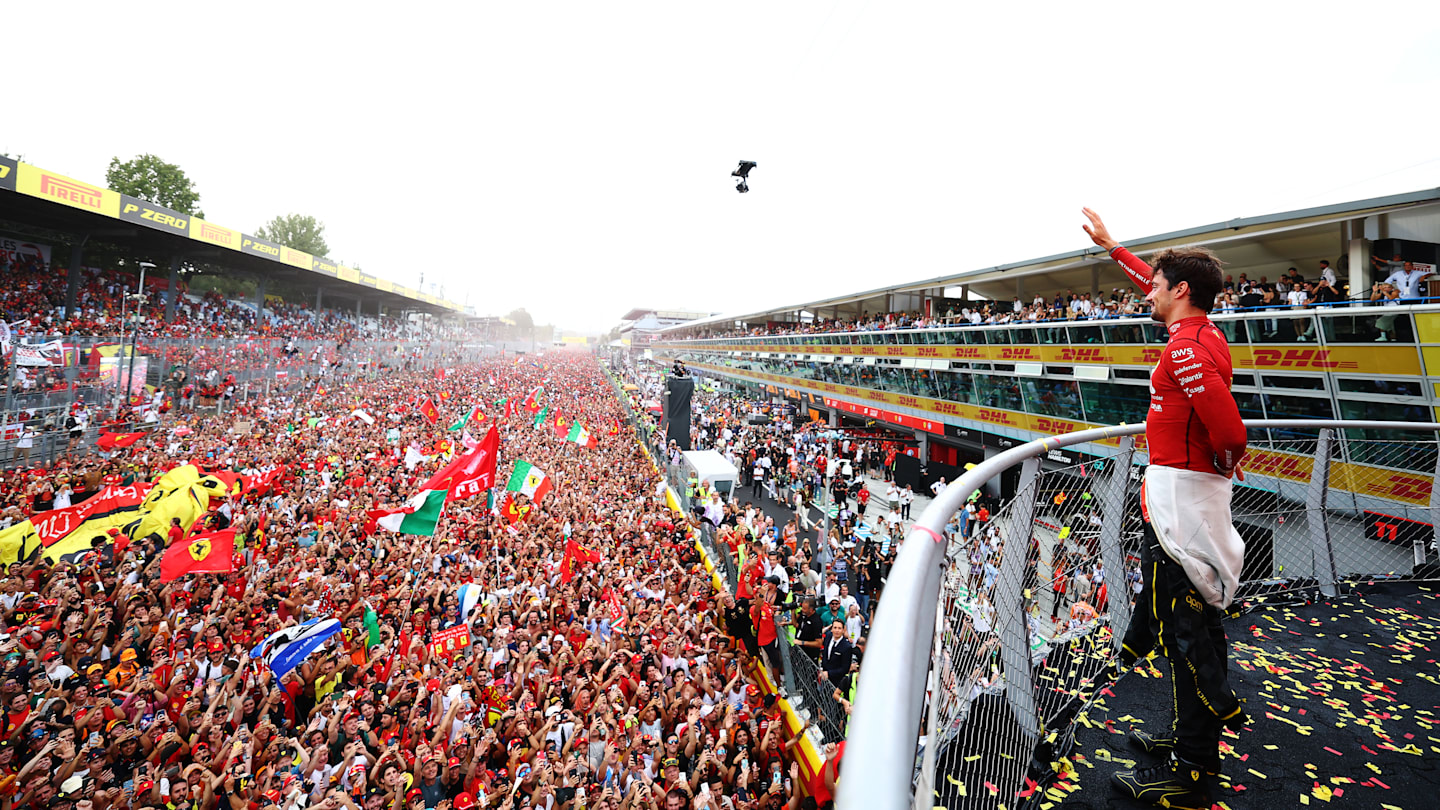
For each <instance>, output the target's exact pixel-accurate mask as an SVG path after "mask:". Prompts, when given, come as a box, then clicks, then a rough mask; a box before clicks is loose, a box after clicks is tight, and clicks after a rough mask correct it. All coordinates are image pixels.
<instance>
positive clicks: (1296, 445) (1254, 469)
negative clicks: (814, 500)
mask: <svg viewBox="0 0 1440 810" xmlns="http://www.w3.org/2000/svg"><path fill="white" fill-rule="evenodd" d="M1312 433H1313V434H1314V435H1313V436H1296V435H1294V432H1293V431H1292V432H1289V433H1287V434H1286V435H1285V436H1284V437H1283V438H1273V437H1268V436H1266V435H1265V433H1264V431H1255V432H1253V433H1252V440H1251V444H1250V451H1249V455H1248V456H1247V458H1248V459H1249V462H1248V463H1247V465H1246V466H1247V467H1248V470H1249V471H1248V473H1247V476H1246V478H1245V480H1244V481H1237V482H1236V486H1235V489H1234V494H1233V498H1232V513H1233V518H1234V524H1235V527H1236V529H1237V531H1238V532H1239V533H1240V534H1241V536H1242V538H1243V539H1244V540H1245V543H1246V555H1245V565H1244V568H1243V571H1242V574H1241V589H1240V595H1239V598H1238V599H1237V600H1236V603H1235V605H1234V606H1233V607H1232V610H1239V611H1243V610H1245V609H1248V608H1250V607H1253V606H1255V605H1258V604H1261V603H1264V602H1273V601H1275V600H1278V599H1287V598H1308V597H1310V596H1314V595H1316V594H1317V593H1324V594H1326V595H1334V594H1336V593H1343V592H1345V591H1346V590H1347V589H1348V588H1349V587H1350V585H1351V584H1353V583H1355V582H1357V581H1359V580H1362V579H1377V578H1385V577H1401V576H1411V575H1414V574H1416V573H1417V569H1419V566H1421V565H1424V564H1426V563H1433V562H1434V560H1435V559H1436V552H1435V537H1436V534H1435V532H1436V530H1435V516H1434V513H1433V510H1432V508H1431V488H1432V484H1433V480H1434V475H1435V465H1436V459H1437V445H1436V441H1435V437H1434V434H1424V433H1421V434H1418V436H1420V437H1424V438H1418V437H1407V438H1405V439H1404V440H1393V439H1392V440H1385V439H1377V438H1375V437H1374V436H1373V435H1361V436H1357V435H1354V432H1351V434H1349V435H1347V434H1346V432H1343V431H1312ZM1255 434H1259V435H1258V438H1257V437H1255ZM1391 435H1392V436H1393V435H1394V434H1391ZM1427 465H1428V466H1427ZM1141 469H1142V468H1140V467H1134V468H1131V467H1130V466H1129V465H1128V464H1127V463H1126V459H1125V457H1124V456H1123V455H1122V454H1118V453H1117V454H1116V455H1114V456H1112V457H1109V458H1101V459H1097V460H1089V461H1086V462H1085V463H1084V464H1078V465H1072V466H1065V467H1054V466H1047V467H1046V468H1045V469H1040V468H1039V463H1038V461H1035V460H1032V461H1031V462H1029V463H1028V466H1027V467H1026V468H1025V470H1024V471H1023V472H1022V475H1021V484H1020V488H1019V490H1018V491H1017V493H1016V495H1015V496H1014V497H1013V498H1012V499H1011V500H1010V501H1009V502H1008V503H1007V504H1006V505H1005V506H1004V507H1003V508H1001V509H1000V510H998V511H997V513H996V514H994V515H993V516H992V517H991V519H990V520H988V521H986V522H983V523H968V524H967V523H965V522H964V521H961V522H960V524H959V525H958V526H957V525H956V524H955V522H953V521H952V530H953V532H952V534H951V536H950V538H949V555H948V558H947V568H946V573H945V577H944V580H943V584H942V589H941V610H940V615H939V618H938V621H937V628H936V644H935V647H934V650H933V655H932V662H931V665H932V673H931V677H932V680H931V684H932V687H931V691H930V695H929V703H928V706H927V716H928V720H929V723H930V726H929V728H931V729H933V737H924V738H922V740H921V751H920V756H919V757H917V760H916V764H917V774H918V775H923V776H924V777H925V779H922V780H921V782H920V784H922V785H929V786H931V787H932V788H933V791H934V796H933V799H932V800H931V801H929V802H926V801H919V802H917V803H918V804H919V805H920V806H925V807H928V806H930V805H931V803H933V804H934V805H935V806H938V807H946V808H951V809H952V810H953V808H957V807H1000V806H1005V807H1012V808H1013V807H1017V806H1024V805H1026V804H1028V803H1031V802H1040V801H1047V800H1048V799H1046V798H1045V794H1044V790H1045V780H1046V779H1047V778H1048V777H1049V776H1052V775H1053V770H1052V763H1053V762H1055V761H1056V760H1058V759H1059V758H1060V757H1061V756H1063V755H1064V754H1065V753H1066V752H1067V751H1068V747H1069V744H1070V740H1071V739H1072V734H1073V729H1074V728H1075V724H1076V723H1077V722H1078V723H1087V722H1089V720H1088V716H1087V714H1086V707H1087V704H1088V701H1089V700H1090V699H1091V697H1092V696H1093V694H1094V693H1095V691H1096V690H1097V689H1099V688H1102V687H1103V686H1105V685H1106V683H1107V682H1108V681H1106V680H1105V679H1104V678H1105V676H1106V673H1107V670H1108V667H1109V666H1110V664H1111V663H1112V661H1113V660H1114V651H1115V647H1116V644H1115V637H1116V634H1123V632H1124V630H1125V628H1126V626H1128V622H1129V617H1130V612H1131V605H1132V604H1133V601H1134V600H1135V599H1136V598H1137V596H1138V593H1137V588H1138V586H1139V581H1140V572H1139V555H1140V544H1141V539H1142V531H1143V525H1142V523H1141V517H1140V515H1141V511H1140V486H1141V475H1140V471H1141ZM1312 474H1314V475H1315V476H1317V477H1318V479H1317V480H1312ZM1418 573H1421V574H1425V573H1426V572H1425V571H1419V572H1418ZM1431 575H1433V574H1431ZM921 733H922V734H925V730H922V731H921ZM928 745H933V746H934V751H933V752H932V753H933V754H934V768H935V770H934V773H933V775H932V774H929V773H923V771H924V770H925V769H924V754H925V751H924V747H925V746H928Z"/></svg>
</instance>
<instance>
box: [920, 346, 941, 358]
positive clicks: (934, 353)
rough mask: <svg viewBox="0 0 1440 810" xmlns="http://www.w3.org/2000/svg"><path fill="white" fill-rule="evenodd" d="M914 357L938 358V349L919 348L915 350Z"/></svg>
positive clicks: (931, 347)
mask: <svg viewBox="0 0 1440 810" xmlns="http://www.w3.org/2000/svg"><path fill="white" fill-rule="evenodd" d="M915 356H916V357H939V356H940V349H939V348H938V347H936V346H920V347H917V348H916V349H915Z"/></svg>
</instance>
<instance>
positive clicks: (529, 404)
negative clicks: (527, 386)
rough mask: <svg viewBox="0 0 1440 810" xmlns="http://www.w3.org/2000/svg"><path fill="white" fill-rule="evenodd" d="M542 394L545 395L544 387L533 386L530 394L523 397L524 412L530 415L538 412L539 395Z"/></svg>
mask: <svg viewBox="0 0 1440 810" xmlns="http://www.w3.org/2000/svg"><path fill="white" fill-rule="evenodd" d="M517 359H518V358H517ZM543 393H545V386H543V385H537V386H535V389H534V390H533V391H531V392H530V395H529V396H527V397H525V410H527V411H530V412H531V413H534V412H536V411H538V410H540V395H541V394H543Z"/></svg>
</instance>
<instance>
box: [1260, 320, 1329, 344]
mask: <svg viewBox="0 0 1440 810" xmlns="http://www.w3.org/2000/svg"><path fill="white" fill-rule="evenodd" d="M1245 325H1246V327H1247V329H1248V331H1249V334H1250V342H1251V343H1304V342H1306V341H1313V340H1314V339H1315V319H1314V317H1312V316H1309V315H1276V316H1275V317H1268V316H1267V317H1256V318H1248V319H1246V321H1245Z"/></svg>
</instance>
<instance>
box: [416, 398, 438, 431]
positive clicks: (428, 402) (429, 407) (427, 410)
mask: <svg viewBox="0 0 1440 810" xmlns="http://www.w3.org/2000/svg"><path fill="white" fill-rule="evenodd" d="M420 415H421V416H423V417H425V421H426V422H429V423H430V424H432V425H433V424H435V423H436V422H439V421H440V411H439V410H438V409H437V408H436V407H435V401H434V400H432V399H431V398H430V397H426V398H425V401H424V402H422V403H420Z"/></svg>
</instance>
